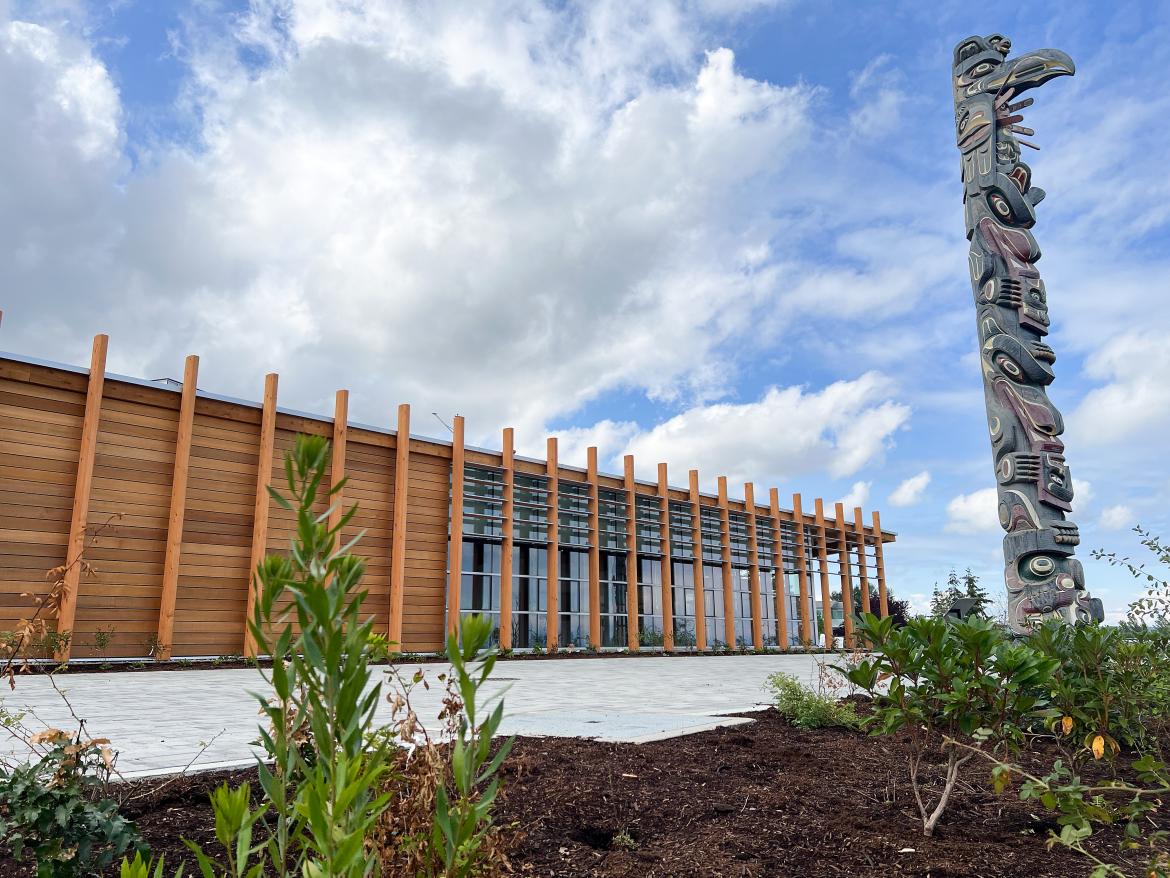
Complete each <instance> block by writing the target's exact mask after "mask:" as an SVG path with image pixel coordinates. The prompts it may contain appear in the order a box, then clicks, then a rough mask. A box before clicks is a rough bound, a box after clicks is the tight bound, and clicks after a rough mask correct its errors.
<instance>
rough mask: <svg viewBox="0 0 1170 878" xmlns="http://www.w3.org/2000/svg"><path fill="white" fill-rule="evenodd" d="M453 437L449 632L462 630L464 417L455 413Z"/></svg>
mask: <svg viewBox="0 0 1170 878" xmlns="http://www.w3.org/2000/svg"><path fill="white" fill-rule="evenodd" d="M452 432H453V434H454V435H453V437H452V440H451V525H450V528H451V536H450V541H449V543H448V548H447V633H448V634H458V633H459V612H460V610H461V609H462V608H461V607H460V606H459V600H460V595H461V592H462V589H463V457H464V447H463V416H462V415H456V416H455V424H454V430H453V431H452Z"/></svg>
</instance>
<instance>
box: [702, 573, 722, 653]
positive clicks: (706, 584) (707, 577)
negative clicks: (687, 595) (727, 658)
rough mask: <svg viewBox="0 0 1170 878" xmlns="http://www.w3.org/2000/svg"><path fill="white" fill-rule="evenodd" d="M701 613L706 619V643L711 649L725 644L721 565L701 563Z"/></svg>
mask: <svg viewBox="0 0 1170 878" xmlns="http://www.w3.org/2000/svg"><path fill="white" fill-rule="evenodd" d="M703 614H704V616H705V617H706V620H707V645H708V646H709V647H711V648H712V649H718V648H719V647H722V646H727V640H726V638H725V637H724V634H725V629H724V613H723V567H722V566H721V565H717V564H704V565H703Z"/></svg>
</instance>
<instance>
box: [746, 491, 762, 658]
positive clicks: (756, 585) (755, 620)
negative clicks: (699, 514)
mask: <svg viewBox="0 0 1170 878" xmlns="http://www.w3.org/2000/svg"><path fill="white" fill-rule="evenodd" d="M743 497H744V501H745V504H746V506H747V527H748V571H749V572H748V576H749V578H750V583H751V584H750V588H751V600H752V645H753V646H754V647H755V648H756V649H763V648H764V618H763V617H764V614H763V607H762V605H761V600H760V559H759V555H757V554H756V550H757V549H758V548H759V543H758V542H757V538H756V486H755V485H753V484H752V483H751V482H747V483H746V484H745V485H744V486H743Z"/></svg>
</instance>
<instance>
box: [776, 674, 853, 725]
mask: <svg viewBox="0 0 1170 878" xmlns="http://www.w3.org/2000/svg"><path fill="white" fill-rule="evenodd" d="M764 685H765V687H766V688H767V689H768V690H769V691H770V692H771V693H772V700H773V702H774V703H775V705H776V710H777V711H778V712H779V713H780V715H781V716H782V717H784V718H785V719H786V720H788V721H789V722H790V723H792V725H794V726H797V727H799V728H802V729H820V728H826V727H829V726H839V727H841V728H846V729H857V728H860V727H861V717H860V716H859V715H858V713H857V711H856V710H855V709H854V708H853V705H851V704H848V703H846V702H839V701H837V700H836V699H835V698H831V697H829V696H827V695H822V694H819V693H817V692H814V691H813V690H812V689H810V688H809V687H807V686H805V685H804V684H803V683H801V682H800V681H799V680H798V679H797V678H796V677H794V676H792V675H791V674H785V673H783V672H782V671H781V672H777V673H775V674H772V675H771V676H770V677H768V680H767V682H766V683H765V684H764Z"/></svg>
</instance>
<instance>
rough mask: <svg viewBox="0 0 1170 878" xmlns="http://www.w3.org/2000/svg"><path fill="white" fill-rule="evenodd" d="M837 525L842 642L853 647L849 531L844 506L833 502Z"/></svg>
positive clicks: (847, 647)
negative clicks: (842, 621) (842, 627)
mask: <svg viewBox="0 0 1170 878" xmlns="http://www.w3.org/2000/svg"><path fill="white" fill-rule="evenodd" d="M833 514H834V516H835V518H836V525H837V555H838V564H839V565H840V568H841V612H842V614H843V615H844V643H845V648H846V649H853V570H852V565H851V564H850V563H849V531H848V530H846V528H845V506H844V504H842V503H837V504H834V507H833Z"/></svg>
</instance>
